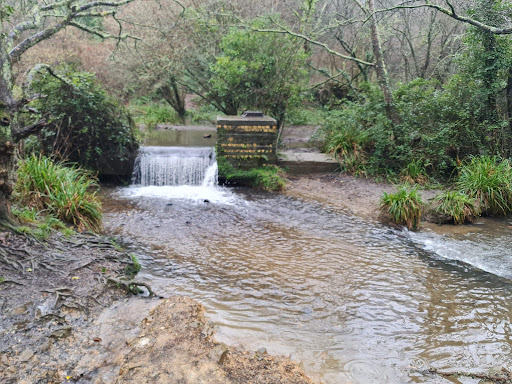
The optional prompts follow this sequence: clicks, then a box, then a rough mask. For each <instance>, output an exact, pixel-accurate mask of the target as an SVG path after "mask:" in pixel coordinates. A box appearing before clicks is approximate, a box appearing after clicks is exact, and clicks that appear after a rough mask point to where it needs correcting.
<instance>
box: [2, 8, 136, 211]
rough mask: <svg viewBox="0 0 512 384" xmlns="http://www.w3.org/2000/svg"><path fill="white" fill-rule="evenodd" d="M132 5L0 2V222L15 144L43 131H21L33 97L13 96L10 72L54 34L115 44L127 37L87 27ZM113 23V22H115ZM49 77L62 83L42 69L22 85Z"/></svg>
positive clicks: (7, 195) (38, 126) (10, 183)
mask: <svg viewBox="0 0 512 384" xmlns="http://www.w3.org/2000/svg"><path fill="white" fill-rule="evenodd" d="M133 1H135V0H113V1H101V0H48V1H45V2H41V1H37V0H27V1H25V2H19V1H18V0H12V1H10V0H0V39H1V40H0V42H1V44H0V220H2V221H5V220H9V219H10V217H11V208H10V197H11V194H12V190H13V184H14V180H15V171H16V158H15V143H16V142H17V141H19V140H21V139H23V138H25V137H27V136H29V135H31V134H34V133H37V132H38V131H39V130H41V129H42V128H43V127H44V126H45V125H46V121H45V120H44V119H41V120H39V121H37V122H35V123H33V124H30V125H28V126H23V125H22V123H21V119H20V114H21V113H23V112H29V111H30V109H29V108H27V104H28V103H29V102H30V101H32V100H34V98H37V97H39V96H38V95H34V96H29V95H26V94H25V93H24V90H25V87H22V90H21V91H18V92H15V79H14V73H13V66H14V64H15V63H16V61H17V60H19V59H20V58H21V57H22V55H23V54H24V53H25V52H27V51H28V50H29V49H31V48H32V47H34V46H36V45H37V44H39V43H40V42H42V41H44V40H47V39H50V38H51V37H52V36H54V35H55V34H57V33H58V32H59V31H61V30H63V29H65V28H67V27H74V28H78V29H80V30H82V31H84V32H86V33H89V34H92V35H95V36H97V37H99V38H101V39H108V38H115V39H117V40H118V41H121V40H123V39H126V38H128V37H129V36H127V35H123V34H122V33H121V31H122V28H121V23H119V26H120V28H119V33H117V34H110V33H108V32H106V31H104V30H101V29H98V28H96V27H91V26H90V23H87V21H88V20H91V19H98V18H99V19H103V18H107V17H113V18H114V19H116V13H117V11H118V9H119V7H121V6H123V5H125V4H128V3H131V2H133ZM116 20H117V19H116ZM43 70H46V71H49V72H50V74H52V75H54V76H56V77H57V78H59V79H60V80H61V81H67V80H66V79H65V78H64V77H62V76H59V75H58V74H57V73H55V72H54V71H53V70H52V69H51V68H50V67H49V66H47V65H41V64H39V65H36V66H35V67H34V69H33V70H32V71H30V73H29V75H28V76H27V78H26V79H25V83H30V81H31V78H32V77H33V75H34V74H35V72H37V71H43Z"/></svg>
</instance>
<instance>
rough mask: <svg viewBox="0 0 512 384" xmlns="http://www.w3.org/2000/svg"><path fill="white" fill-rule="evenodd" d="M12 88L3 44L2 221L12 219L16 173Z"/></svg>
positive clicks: (0, 64) (0, 126)
mask: <svg viewBox="0 0 512 384" xmlns="http://www.w3.org/2000/svg"><path fill="white" fill-rule="evenodd" d="M2 43H3V42H2ZM12 89H13V80H12V67H11V62H10V60H9V55H8V53H7V51H6V47H5V44H3V45H2V46H0V119H1V121H0V221H5V220H7V221H10V219H11V205H10V198H11V194H12V190H13V185H14V181H15V174H16V173H15V171H16V161H15V156H14V143H13V140H12V129H13V128H14V127H13V125H15V124H16V121H17V116H16V112H17V111H16V110H17V107H16V101H15V100H14V98H13V96H12Z"/></svg>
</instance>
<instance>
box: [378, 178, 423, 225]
mask: <svg viewBox="0 0 512 384" xmlns="http://www.w3.org/2000/svg"><path fill="white" fill-rule="evenodd" d="M422 204H423V202H422V201H421V197H420V195H419V194H418V191H417V188H416V187H413V188H412V189H410V190H409V189H408V188H407V186H405V185H402V186H400V187H399V188H398V190H397V192H396V193H390V194H388V193H386V192H384V194H383V196H382V197H381V200H380V209H381V210H383V211H386V212H388V213H389V214H390V215H391V219H392V220H393V222H395V223H397V224H404V225H406V226H407V228H408V229H412V230H415V229H417V228H418V226H419V223H420V218H421V205H422Z"/></svg>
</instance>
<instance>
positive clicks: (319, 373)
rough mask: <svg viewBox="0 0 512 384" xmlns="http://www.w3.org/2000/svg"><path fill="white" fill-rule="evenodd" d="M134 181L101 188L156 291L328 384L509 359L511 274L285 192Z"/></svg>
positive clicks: (395, 378) (402, 377)
mask: <svg viewBox="0 0 512 384" xmlns="http://www.w3.org/2000/svg"><path fill="white" fill-rule="evenodd" d="M158 188H165V187H158ZM135 190H136V188H135V189H133V188H131V189H130V188H124V189H119V190H116V191H112V192H111V193H110V198H109V199H107V201H106V203H105V208H106V214H105V228H106V229H107V230H108V231H109V232H111V233H114V234H117V235H119V236H121V238H123V239H125V240H130V241H135V242H136V244H137V246H138V247H142V249H144V252H141V255H140V256H141V259H142V263H143V270H142V272H141V278H143V279H146V280H148V281H149V282H150V283H151V284H152V285H153V286H154V288H155V290H158V291H159V292H161V293H163V294H166V295H171V294H183V295H190V296H192V297H194V298H195V299H197V300H199V301H200V302H202V303H203V304H204V305H205V307H206V309H207V314H208V316H209V317H210V318H211V319H212V320H213V321H214V322H215V323H216V324H217V325H218V330H217V338H218V339H220V340H221V341H225V342H228V343H230V344H238V343H241V344H243V345H244V346H246V347H248V348H251V349H258V348H260V347H262V346H264V347H266V348H267V350H268V351H269V352H271V353H274V354H284V355H291V357H292V358H293V359H295V360H300V361H302V362H303V364H304V367H305V369H306V371H307V372H308V373H310V374H311V375H312V376H313V377H317V378H321V379H322V380H324V381H325V382H326V383H354V382H357V383H404V382H416V383H440V382H448V381H446V380H444V379H440V378H437V377H429V376H423V375H421V374H419V373H417V371H416V370H417V369H424V368H427V367H429V366H432V367H436V368H439V369H446V370H456V369H464V370H466V371H467V370H470V371H471V370H474V371H484V370H486V369H488V368H490V367H491V366H496V365H503V364H504V365H507V364H509V363H510V353H511V345H512V342H511V339H510V336H511V334H512V332H511V331H512V327H511V322H512V309H511V306H510V303H509V300H510V296H511V293H512V286H511V285H510V283H509V281H508V280H506V279H503V278H499V277H496V276H495V275H493V274H489V273H484V272H481V271H480V270H478V269H475V268H474V267H472V266H471V265H470V264H468V263H464V262H463V261H461V260H454V261H450V260H447V258H446V257H444V258H443V257H441V256H439V255H438V254H437V253H435V252H434V251H433V250H431V249H428V247H426V246H425V243H424V242H422V238H415V237H414V236H415V235H412V236H411V234H409V233H406V232H398V231H395V230H391V229H389V228H386V227H382V226H379V225H375V224H372V223H368V222H365V221H363V220H361V219H359V218H355V217H352V216H349V215H347V214H346V213H344V212H340V211H336V210H334V209H331V208H329V207H326V206H322V205H320V204H316V203H309V202H304V201H301V200H297V199H293V198H289V197H284V196H281V195H273V194H265V193H254V192H251V191H246V190H243V189H242V190H226V189H221V188H216V193H218V194H219V196H221V197H220V198H218V199H217V200H215V201H211V200H209V199H207V198H204V199H203V198H202V195H201V194H199V195H197V196H196V197H197V198H195V199H187V198H186V197H188V196H189V194H188V192H185V193H184V194H182V195H179V194H176V193H169V194H168V193H167V192H165V191H164V192H162V193H152V194H146V195H144V193H142V194H138V195H137V194H136V193H133V191H135ZM162 191H163V190H162ZM174 191H176V190H174ZM124 204H126V206H125V205H124ZM424 236H426V238H427V237H428V238H429V239H430V240H432V239H434V240H435V241H437V239H438V238H437V237H436V236H439V235H436V234H434V233H428V234H425V235H424ZM434 240H433V241H434ZM441 240H442V239H441ZM451 241H453V242H455V243H456V242H457V241H458V240H457V239H451ZM504 256H507V255H504ZM443 380H444V381H443ZM464 380H465V379H459V381H457V380H455V379H454V381H452V382H456V383H457V382H459V383H472V382H475V381H471V380H469V379H468V380H467V381H464Z"/></svg>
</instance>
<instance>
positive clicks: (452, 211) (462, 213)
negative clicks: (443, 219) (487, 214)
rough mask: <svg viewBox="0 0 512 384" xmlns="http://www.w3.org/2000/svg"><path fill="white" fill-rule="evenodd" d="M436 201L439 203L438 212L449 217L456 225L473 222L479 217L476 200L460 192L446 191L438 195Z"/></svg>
mask: <svg viewBox="0 0 512 384" xmlns="http://www.w3.org/2000/svg"><path fill="white" fill-rule="evenodd" d="M434 201H435V202H436V203H437V207H436V212H437V213H440V214H441V215H444V216H447V217H448V218H449V220H453V222H454V224H464V223H466V222H471V221H473V218H475V217H476V216H478V215H479V210H478V208H477V207H476V206H475V204H474V200H473V199H472V198H471V197H469V196H467V195H465V194H464V193H462V192H460V191H445V192H443V193H440V194H438V195H437V196H436V197H435V198H434Z"/></svg>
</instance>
